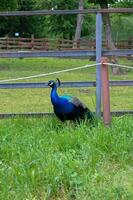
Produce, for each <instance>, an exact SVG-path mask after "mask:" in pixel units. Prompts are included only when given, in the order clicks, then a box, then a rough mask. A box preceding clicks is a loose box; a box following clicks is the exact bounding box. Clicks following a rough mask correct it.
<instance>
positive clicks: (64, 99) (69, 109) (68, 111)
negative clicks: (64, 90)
mask: <svg viewBox="0 0 133 200" xmlns="http://www.w3.org/2000/svg"><path fill="white" fill-rule="evenodd" d="M48 86H50V87H51V88H52V90H51V94H50V97H51V102H52V104H53V109H54V113H55V115H56V116H57V117H58V118H59V119H60V120H61V121H62V122H64V121H65V120H72V121H77V122H80V121H81V120H84V119H88V120H89V121H90V122H93V119H94V116H93V113H92V112H91V111H90V109H89V108H87V106H86V105H85V104H84V103H82V102H81V101H80V100H79V99H78V98H77V97H74V96H67V95H66V96H65V95H64V96H59V95H58V93H57V88H58V87H59V86H60V80H59V79H57V82H56V81H53V80H50V81H49V82H48Z"/></svg>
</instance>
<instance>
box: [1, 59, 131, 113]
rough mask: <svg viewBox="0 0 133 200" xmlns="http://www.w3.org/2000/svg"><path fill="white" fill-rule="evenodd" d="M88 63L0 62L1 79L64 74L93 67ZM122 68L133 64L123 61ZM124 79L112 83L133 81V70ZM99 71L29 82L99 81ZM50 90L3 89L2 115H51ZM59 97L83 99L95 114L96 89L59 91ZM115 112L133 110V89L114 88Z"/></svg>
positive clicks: (24, 60)
mask: <svg viewBox="0 0 133 200" xmlns="http://www.w3.org/2000/svg"><path fill="white" fill-rule="evenodd" d="M92 63H94V62H93V61H89V60H88V59H60V58H25V59H10V58H9V59H2V58H1V59H0V79H1V80H2V79H3V80H4V79H8V78H16V77H22V76H31V75H36V74H42V73H47V72H53V71H58V70H63V69H67V68H72V67H78V66H83V65H86V64H92ZM119 63H120V64H126V65H130V66H132V61H130V60H127V59H120V60H119ZM125 72H126V73H125V74H123V75H121V76H120V75H118V76H113V75H112V73H110V80H133V70H131V71H127V70H126V71H125ZM95 74H96V68H95V67H92V68H87V69H82V70H77V71H73V72H67V73H61V74H56V75H50V76H47V77H40V78H34V79H28V80H23V82H24V81H28V82H40V81H46V82H47V81H48V80H50V79H52V80H53V79H56V78H57V77H58V78H60V80H61V81H95V80H96V77H95V76H96V75H95ZM50 90H51V89H50V88H47V89H46V88H44V89H1V90H0V93H1V98H0V111H1V113H8V112H34V111H35V112H51V111H52V110H53V109H52V105H51V102H50ZM58 91H59V94H70V95H74V96H77V97H79V98H80V99H81V100H82V101H83V102H85V103H86V104H87V105H88V107H89V108H90V109H91V110H93V111H95V88H92V87H88V88H59V90H58ZM110 95H111V110H133V100H132V99H133V88H132V87H111V88H110Z"/></svg>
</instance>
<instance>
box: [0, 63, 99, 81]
mask: <svg viewBox="0 0 133 200" xmlns="http://www.w3.org/2000/svg"><path fill="white" fill-rule="evenodd" d="M100 64H101V63H95V64H91V65H84V66H80V67H75V68H71V69H64V70H60V71H55V72H49V73H45V74H38V75H33V76H25V77H20V78H12V79H7V80H0V83H4V82H9V81H17V80H24V79H31V78H37V77H44V76H49V75H53V74H59V73H64V72H70V71H75V70H79V69H85V68H89V67H93V66H96V65H100Z"/></svg>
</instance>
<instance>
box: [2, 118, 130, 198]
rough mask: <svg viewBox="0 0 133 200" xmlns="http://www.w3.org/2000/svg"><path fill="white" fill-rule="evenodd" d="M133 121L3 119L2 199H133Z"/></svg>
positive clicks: (118, 119)
mask: <svg viewBox="0 0 133 200" xmlns="http://www.w3.org/2000/svg"><path fill="white" fill-rule="evenodd" d="M132 120H133V119H132V117H129V116H124V117H119V118H113V121H112V125H111V126H110V127H109V128H105V127H104V126H103V124H102V122H98V125H97V126H95V127H89V125H88V124H86V123H82V124H80V125H74V124H70V123H65V124H63V123H60V122H59V121H57V120H56V119H55V118H43V119H24V118H18V119H10V120H1V121H0V127H1V128H0V135H1V138H0V143H1V145H0V181H1V183H2V184H1V188H0V190H1V192H0V199H1V200H9V199H16V200H17V199H19V200H24V199H27V200H31V199H32V200H33V199H35V200H38V199H40V200H44V199H55V200H59V199H61V200H65V199H70V200H72V199H76V200H78V199H83V200H88V199H89V200H99V199H102V200H107V199H118V200H121V199H124V200H131V199H133V190H132V187H133V176H132V173H133V171H132V168H133V165H132V163H133V160H132V153H133V152H132V146H133V132H132V130H133V123H132Z"/></svg>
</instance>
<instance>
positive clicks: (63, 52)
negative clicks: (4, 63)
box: [0, 8, 133, 117]
mask: <svg viewBox="0 0 133 200" xmlns="http://www.w3.org/2000/svg"><path fill="white" fill-rule="evenodd" d="M103 13H133V8H113V9H111V8H110V9H83V10H35V11H9V12H8V11H6V12H0V16H3V17H14V16H33V15H55V16H56V15H77V14H95V15H96V42H95V41H93V43H90V41H84V42H83V40H80V41H78V42H77V45H76V49H75V48H73V41H71V42H70V41H66V40H63V42H62V39H58V40H56V42H55V41H54V42H53V40H50V41H49V39H46V38H45V39H43V40H40V39H34V37H32V38H30V40H29V39H28V40H26V39H25V38H23V40H21V41H19V38H15V39H14V38H13V39H12V40H11V43H9V41H10V40H9V38H6V40H7V41H8V42H7V41H6V42H7V43H6V42H5V43H4V38H3V42H2V44H1V43H0V49H1V50H0V57H1V58H21V57H22V58H23V57H78V58H79V57H82V56H83V57H85V56H86V57H88V56H96V63H97V66H96V114H97V116H99V117H100V116H101V96H102V95H101V89H102V87H101V66H100V65H99V63H101V57H102V56H132V55H133V48H132V47H133V46H132V40H131V41H128V43H127V42H126V43H124V44H120V46H118V45H119V44H116V47H117V48H118V49H114V50H108V49H107V48H105V49H104V42H102V14H103ZM14 41H15V44H14ZM25 41H26V42H25ZM88 42H89V43H88ZM13 46H14V48H13ZM18 46H19V48H20V50H21V51H20V50H19V51H18V49H17V48H18ZM74 46H75V45H74ZM4 48H5V49H4ZM91 48H92V49H91ZM121 48H122V49H121ZM23 49H24V51H23ZM25 49H26V50H28V51H25ZM5 50H6V51H5ZM7 50H8V51H7ZM33 50H34V51H33ZM5 87H6V86H5ZM122 113H123V112H122ZM126 113H132V111H127V112H126ZM12 115H13V114H11V115H10V114H9V116H12ZM33 115H34V113H33ZM2 116H3V117H6V115H3V114H2Z"/></svg>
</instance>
